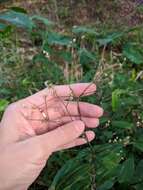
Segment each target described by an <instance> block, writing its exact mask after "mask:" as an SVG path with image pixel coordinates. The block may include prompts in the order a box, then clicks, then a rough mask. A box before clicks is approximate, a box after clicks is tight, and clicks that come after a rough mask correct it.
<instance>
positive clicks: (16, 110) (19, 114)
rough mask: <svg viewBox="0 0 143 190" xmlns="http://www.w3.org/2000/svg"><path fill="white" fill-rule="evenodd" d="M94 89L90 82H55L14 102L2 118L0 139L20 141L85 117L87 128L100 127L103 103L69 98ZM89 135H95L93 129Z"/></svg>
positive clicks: (88, 92) (89, 92) (90, 137)
mask: <svg viewBox="0 0 143 190" xmlns="http://www.w3.org/2000/svg"><path fill="white" fill-rule="evenodd" d="M95 90H96V86H95V85H94V84H89V83H81V84H73V85H70V86H69V85H62V86H54V87H51V88H46V89H44V90H42V91H40V92H38V93H36V94H34V95H32V96H29V97H27V98H25V99H22V100H20V101H18V102H16V103H13V104H11V105H10V106H9V107H8V109H7V110H6V112H5V114H4V117H3V119H2V122H1V125H2V126H3V128H2V132H1V135H2V138H1V141H2V142H3V143H4V144H6V143H10V142H17V141H20V140H23V139H26V138H29V137H32V136H35V135H41V134H44V133H47V132H49V131H51V130H53V129H55V128H57V127H60V126H61V125H64V124H66V123H69V122H71V121H74V120H82V121H83V122H84V123H85V126H86V127H88V128H93V127H97V126H98V124H99V120H98V118H99V117H100V116H101V115H102V113H103V111H102V109H101V108H100V107H98V106H96V105H92V104H89V103H85V102H78V103H77V102H76V101H71V100H70V101H69V99H71V98H73V97H80V96H87V95H90V94H92V93H94V92H95ZM3 133H6V134H5V135H3ZM9 134H10V135H9ZM87 136H88V137H89V140H92V139H93V138H94V137H93V136H94V135H93V133H92V132H91V131H88V132H87ZM3 137H4V138H3ZM83 143H85V142H83V140H82V141H81V140H78V142H77V143H76V144H77V145H78V144H83ZM72 145H73V143H72ZM72 145H71V146H72ZM67 147H69V146H68V145H67Z"/></svg>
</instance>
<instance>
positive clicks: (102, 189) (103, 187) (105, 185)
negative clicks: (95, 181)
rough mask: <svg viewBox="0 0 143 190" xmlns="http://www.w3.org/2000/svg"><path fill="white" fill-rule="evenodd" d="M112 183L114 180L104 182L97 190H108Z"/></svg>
mask: <svg viewBox="0 0 143 190" xmlns="http://www.w3.org/2000/svg"><path fill="white" fill-rule="evenodd" d="M114 183H115V182H114V180H108V181H105V182H104V183H103V184H102V185H100V186H99V187H98V188H97V190H108V189H110V188H112V187H113V185H114Z"/></svg>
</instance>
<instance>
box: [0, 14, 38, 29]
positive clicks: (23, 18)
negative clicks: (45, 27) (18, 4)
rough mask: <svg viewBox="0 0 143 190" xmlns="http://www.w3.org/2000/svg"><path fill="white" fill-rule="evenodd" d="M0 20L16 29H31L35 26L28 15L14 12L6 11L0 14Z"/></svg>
mask: <svg viewBox="0 0 143 190" xmlns="http://www.w3.org/2000/svg"><path fill="white" fill-rule="evenodd" d="M0 19H1V20H3V21H7V22H9V23H10V24H12V25H15V26H17V27H23V28H27V29H32V28H33V27H34V26H35V25H34V23H33V22H32V21H31V19H30V18H29V16H28V15H26V14H24V13H20V12H15V11H7V12H5V13H1V14H0Z"/></svg>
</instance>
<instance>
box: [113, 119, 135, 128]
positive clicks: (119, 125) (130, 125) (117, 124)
mask: <svg viewBox="0 0 143 190" xmlns="http://www.w3.org/2000/svg"><path fill="white" fill-rule="evenodd" d="M112 126H113V127H116V128H120V129H132V128H133V127H134V124H133V123H130V122H127V121H112Z"/></svg>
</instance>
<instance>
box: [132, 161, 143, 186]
mask: <svg viewBox="0 0 143 190" xmlns="http://www.w3.org/2000/svg"><path fill="white" fill-rule="evenodd" d="M142 181H143V160H140V162H139V163H138V165H137V167H136V170H135V173H134V177H133V179H132V183H133V184H136V183H140V182H142Z"/></svg>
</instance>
